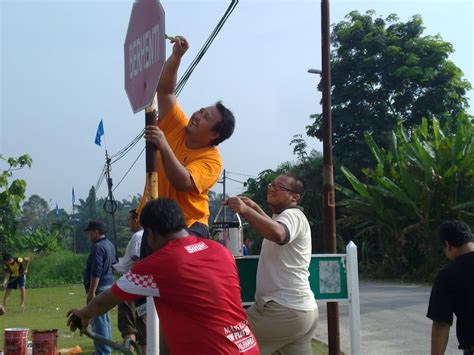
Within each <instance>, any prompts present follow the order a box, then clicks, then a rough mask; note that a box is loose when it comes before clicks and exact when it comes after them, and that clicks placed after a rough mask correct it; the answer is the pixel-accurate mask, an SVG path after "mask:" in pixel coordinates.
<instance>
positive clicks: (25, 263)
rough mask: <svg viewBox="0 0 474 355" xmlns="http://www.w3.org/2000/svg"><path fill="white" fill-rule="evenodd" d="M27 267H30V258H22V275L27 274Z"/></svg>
mask: <svg viewBox="0 0 474 355" xmlns="http://www.w3.org/2000/svg"><path fill="white" fill-rule="evenodd" d="M28 266H30V258H29V257H27V256H25V257H24V258H23V273H25V274H26V273H28Z"/></svg>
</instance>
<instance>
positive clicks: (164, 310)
mask: <svg viewBox="0 0 474 355" xmlns="http://www.w3.org/2000/svg"><path fill="white" fill-rule="evenodd" d="M140 221H141V224H142V226H143V227H144V229H145V231H146V233H145V235H146V237H147V238H148V243H149V245H150V247H151V248H152V250H153V252H154V253H153V254H152V255H150V256H149V257H147V258H146V259H144V260H141V261H139V262H138V263H136V264H135V265H134V266H133V267H132V270H131V271H130V272H128V273H127V274H126V275H124V276H122V277H121V278H120V280H118V281H117V282H116V283H115V284H114V286H113V287H112V289H110V290H107V291H105V292H104V293H103V294H102V295H100V296H98V297H97V298H95V299H94V300H93V301H92V302H91V303H89V304H88V305H87V306H86V307H84V308H83V309H80V310H78V309H72V310H70V311H69V312H68V314H69V315H72V314H75V315H76V316H78V317H79V318H80V319H81V321H82V325H83V328H84V327H86V326H87V324H88V322H89V320H90V319H91V318H92V317H95V316H97V315H99V314H102V313H103V312H106V311H108V310H109V309H111V308H112V307H113V306H115V305H116V304H118V303H119V302H121V301H124V300H127V301H129V300H133V299H136V298H137V297H143V296H153V297H154V302H155V307H156V310H157V312H158V316H159V318H160V327H161V328H162V329H163V332H164V334H165V336H166V339H167V341H168V345H169V348H170V351H171V353H172V354H173V355H189V354H226V355H231V354H236V355H237V354H244V355H254V354H259V351H258V345H257V342H256V340H255V337H254V335H253V333H252V331H251V330H250V328H249V326H248V323H247V320H246V317H245V312H244V310H243V308H242V300H241V297H240V285H239V277H238V274H237V267H236V265H235V260H234V257H233V256H232V255H231V254H230V253H229V251H228V250H227V249H225V248H224V247H223V246H222V245H220V244H218V243H216V242H214V241H211V240H207V239H202V238H198V237H196V236H192V235H189V232H188V231H187V230H186V229H185V228H186V223H185V221H184V217H183V214H182V212H181V210H180V208H179V206H178V205H177V203H176V202H175V201H173V200H170V199H166V198H159V199H157V200H153V201H150V202H148V203H147V204H146V206H145V207H144V208H143V210H142V213H141V215H140ZM71 320H72V319H71V318H70V319H69V321H68V324H71Z"/></svg>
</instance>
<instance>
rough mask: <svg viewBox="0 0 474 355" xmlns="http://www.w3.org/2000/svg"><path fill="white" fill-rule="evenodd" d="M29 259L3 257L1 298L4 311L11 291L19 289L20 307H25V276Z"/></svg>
mask: <svg viewBox="0 0 474 355" xmlns="http://www.w3.org/2000/svg"><path fill="white" fill-rule="evenodd" d="M29 264H30V258H28V257H17V258H14V257H13V256H12V255H11V254H8V253H6V254H5V255H3V275H4V277H3V284H2V286H3V288H4V289H5V295H4V297H3V307H4V310H5V309H6V307H7V301H8V298H9V297H10V294H11V292H12V290H16V289H17V288H19V289H20V306H21V307H24V306H25V299H26V288H25V286H26V276H25V275H26V274H27V273H28V265H29Z"/></svg>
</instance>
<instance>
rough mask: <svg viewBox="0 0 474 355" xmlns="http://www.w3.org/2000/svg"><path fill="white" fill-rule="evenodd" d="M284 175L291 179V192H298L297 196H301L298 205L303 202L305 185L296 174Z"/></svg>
mask: <svg viewBox="0 0 474 355" xmlns="http://www.w3.org/2000/svg"><path fill="white" fill-rule="evenodd" d="M282 175H283V176H286V177H289V178H290V186H289V188H290V189H291V192H296V193H297V194H299V195H300V198H299V200H298V203H300V202H301V200H302V199H303V196H304V183H303V181H302V180H301V179H300V178H299V177H298V176H297V175H295V174H291V173H284V174H282Z"/></svg>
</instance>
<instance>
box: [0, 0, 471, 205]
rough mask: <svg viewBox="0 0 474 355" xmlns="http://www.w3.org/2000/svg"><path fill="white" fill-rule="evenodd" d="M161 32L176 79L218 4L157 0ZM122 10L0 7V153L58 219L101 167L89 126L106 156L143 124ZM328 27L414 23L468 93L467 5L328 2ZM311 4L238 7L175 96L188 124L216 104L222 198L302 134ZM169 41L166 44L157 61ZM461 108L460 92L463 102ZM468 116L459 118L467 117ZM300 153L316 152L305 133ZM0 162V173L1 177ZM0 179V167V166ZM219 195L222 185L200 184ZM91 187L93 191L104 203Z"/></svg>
mask: <svg viewBox="0 0 474 355" xmlns="http://www.w3.org/2000/svg"><path fill="white" fill-rule="evenodd" d="M161 3H162V6H163V8H164V10H165V14H166V15H165V16H166V17H165V18H166V20H165V25H166V33H167V34H168V35H178V34H179V35H183V36H185V37H186V38H187V39H188V41H189V43H190V49H189V51H188V52H187V53H186V55H185V57H184V58H183V61H182V65H181V68H180V71H179V73H178V75H180V74H181V73H183V72H184V70H185V69H186V68H187V66H188V64H189V63H190V62H191V61H192V60H193V59H194V57H195V55H196V54H197V52H198V51H199V49H200V48H201V46H202V44H203V43H204V42H205V40H206V39H207V37H208V36H209V34H210V33H211V31H212V30H213V29H214V27H215V25H216V24H217V22H218V21H219V20H220V18H221V17H222V15H223V14H224V11H225V10H226V8H227V7H228V5H229V3H230V2H228V1H224V0H221V1H217V0H215V1H200V0H193V1H191V0H187V1H171V0H168V1H162V2H161ZM132 4H133V1H131V0H127V1H125V0H114V1H112V0H94V1H92V0H88V1H85V0H83V1H69V0H62V1H60V0H56V1H50V0H49V1H44V0H38V1H35V0H30V1H22V0H0V154H2V155H3V156H5V157H17V156H19V155H21V154H25V153H27V154H29V155H30V156H31V157H32V159H33V165H32V167H31V168H30V169H24V170H21V171H17V172H15V177H17V178H23V179H25V180H26V181H27V196H30V195H32V194H38V195H40V196H41V197H43V198H44V199H45V200H46V201H48V202H49V203H50V205H51V207H52V208H53V206H55V204H56V203H57V204H58V205H59V207H60V208H64V209H66V210H68V211H70V210H71V188H72V187H74V189H75V195H76V200H77V199H79V198H83V199H85V198H86V197H87V194H88V191H89V189H90V187H91V186H92V185H96V183H97V181H98V179H99V177H100V174H101V171H102V168H103V166H104V163H105V149H104V144H103V145H102V147H99V146H97V145H95V144H94V138H95V133H96V129H97V125H98V124H99V121H100V120H101V119H102V120H103V123H104V130H105V146H106V148H107V151H108V153H109V154H114V153H116V152H118V151H119V150H120V149H122V148H123V147H124V146H126V145H127V144H128V143H129V142H130V141H131V140H132V139H133V138H134V137H135V136H136V135H137V134H138V133H139V132H140V130H141V129H142V128H143V126H144V113H143V112H139V113H137V114H134V113H133V111H132V109H131V107H130V104H129V101H128V98H127V95H126V93H125V90H124V77H123V76H124V75H123V72H124V70H123V62H124V59H123V44H124V40H125V35H126V32H127V27H128V21H129V18H130V13H131V8H132ZM330 6H331V10H330V11H331V15H330V16H331V19H330V22H331V23H332V24H334V23H337V22H339V21H341V20H343V19H344V16H345V15H347V14H348V13H349V12H350V11H353V10H357V11H359V12H365V11H366V10H369V9H374V10H375V11H376V13H377V15H379V16H381V17H384V18H385V17H386V16H388V15H389V14H391V13H395V14H397V15H398V16H399V18H400V20H401V21H407V20H408V19H409V18H410V17H411V16H413V15H414V14H420V15H421V16H422V18H423V21H424V25H425V27H426V30H425V33H424V34H430V35H435V34H440V35H441V36H442V38H443V39H444V40H445V41H448V42H450V43H452V44H453V46H454V49H455V53H454V54H453V55H452V56H451V57H450V59H451V60H452V61H453V62H454V63H455V64H456V65H457V66H458V67H460V68H461V70H462V71H463V72H464V75H465V78H466V79H468V80H469V81H470V82H471V83H474V43H473V42H474V28H473V27H474V25H473V23H474V5H473V2H472V0H457V1H456V0H411V1H406V0H398V1H393V0H378V1H360V0H344V1H343V0H339V1H335V0H334V1H331V2H330ZM320 23H321V22H320V2H319V1H300V0H287V1H251V0H247V1H245V0H241V1H240V2H239V4H238V5H237V7H236V9H235V11H234V13H233V14H232V15H231V17H230V18H229V20H228V21H227V23H226V25H225V26H224V27H223V29H222V30H221V32H220V33H219V35H218V36H217V38H216V39H215V41H214V43H213V44H212V46H211V47H210V49H209V50H208V51H207V53H206V55H205V56H204V58H203V60H202V61H201V63H200V64H199V65H198V67H197V68H196V69H195V71H194V73H193V75H192V76H191V78H190V79H189V81H188V83H187V85H186V86H185V88H184V89H183V91H182V93H181V95H180V96H179V98H178V100H179V102H180V104H181V106H182V108H183V110H184V111H185V113H187V114H188V115H191V114H192V112H194V111H196V110H197V109H199V108H201V107H205V106H208V105H210V104H213V103H214V102H215V101H217V100H222V101H223V103H224V104H225V105H226V106H228V107H229V108H230V109H231V110H232V111H233V112H234V114H235V116H236V130H235V132H234V135H233V136H232V137H231V139H230V140H228V141H225V142H223V143H222V144H221V145H219V149H220V152H221V155H222V158H223V163H224V164H223V168H224V169H226V171H227V177H228V178H229V179H227V184H226V190H227V192H228V193H229V194H231V195H235V194H238V193H240V192H242V191H244V188H243V185H242V182H243V181H245V180H246V179H247V178H248V177H255V176H257V175H258V174H259V173H260V172H261V171H263V170H265V169H275V168H276V167H277V166H278V165H279V164H280V163H282V162H285V161H294V160H295V159H296V157H295V156H294V155H293V149H292V147H291V146H290V144H289V143H290V141H291V139H292V137H293V135H295V134H303V135H305V131H306V129H305V127H306V126H307V125H309V124H311V122H312V121H311V120H310V118H309V116H310V114H312V113H319V112H321V106H320V99H321V96H320V93H319V92H317V90H316V85H317V83H318V81H319V77H318V76H316V75H314V74H309V73H307V70H308V69H309V68H321V42H320V31H321V24H320ZM170 51H171V45H170V44H167V55H168V54H169V53H170ZM468 97H469V99H470V102H471V106H474V94H473V91H470V92H469V95H468ZM470 112H471V113H473V112H474V111H473V108H472V107H471V109H470ZM305 139H306V141H307V143H308V146H309V147H310V148H312V149H317V150H319V151H322V144H321V142H319V141H318V140H316V139H314V138H309V137H305ZM143 146H144V140H141V141H140V142H139V143H138V144H137V145H136V146H135V148H134V149H133V150H132V151H131V152H129V153H128V154H127V155H126V156H125V157H124V158H122V159H121V160H119V161H117V162H116V163H115V164H113V165H112V178H113V181H114V184H116V185H117V183H118V182H119V181H120V180H121V179H122V177H123V176H124V175H125V173H126V171H127V170H128V169H129V168H130V167H131V165H132V163H133V162H134V161H135V160H136V159H137V157H138V155H139V153H140V151H141V150H142V148H143ZM4 167H5V166H4V165H0V169H1V168H4ZM2 170H3V169H2ZM144 172H145V158H144V155H142V156H141V157H140V158H139V159H138V161H137V163H136V164H135V165H134V166H133V168H132V169H131V170H130V173H129V174H128V175H126V177H125V179H124V180H123V181H122V183H121V184H120V185H117V186H116V189H115V191H114V196H115V198H116V199H123V198H130V196H133V195H135V194H137V193H142V191H143V186H144V181H145V173H144ZM214 190H215V191H216V192H222V184H217V185H216V186H215V188H214ZM106 194H107V190H106V185H105V183H103V184H102V185H101V186H100V188H99V190H98V192H97V195H98V196H100V197H102V196H106Z"/></svg>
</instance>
